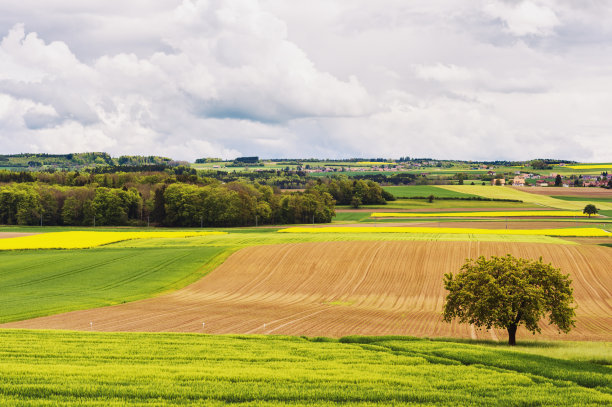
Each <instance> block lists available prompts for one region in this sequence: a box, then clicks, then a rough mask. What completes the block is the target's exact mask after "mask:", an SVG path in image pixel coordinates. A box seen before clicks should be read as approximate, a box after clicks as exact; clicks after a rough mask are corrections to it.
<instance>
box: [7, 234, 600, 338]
mask: <svg viewBox="0 0 612 407" xmlns="http://www.w3.org/2000/svg"><path fill="white" fill-rule="evenodd" d="M506 253H511V254H513V255H515V256H521V257H527V258H538V257H540V256H542V257H543V258H544V260H545V261H547V262H552V263H553V264H554V265H556V266H558V267H561V268H562V270H563V271H564V272H568V273H570V274H571V275H572V278H573V280H574V282H573V285H574V289H575V292H574V296H575V299H576V302H577V304H578V307H579V308H578V310H577V320H578V321H577V324H576V328H575V329H574V330H573V331H572V332H571V333H570V334H569V335H558V334H557V332H556V330H555V329H554V328H552V327H549V326H548V325H545V324H543V329H542V331H543V334H542V335H541V336H538V338H548V339H573V340H608V341H610V340H612V297H611V290H612V272H611V270H610V265H611V264H612V250H611V249H610V248H606V247H598V246H592V245H575V246H565V245H552V244H527V243H502V242H443V241H440V242H418V241H417V242H412V241H411V242H400V241H395V242H384V241H383V242H322V243H300V244H284V245H274V246H257V247H249V248H245V249H243V250H241V251H239V252H237V253H235V254H233V255H232V256H231V257H230V258H229V259H228V260H227V261H226V262H225V263H224V264H223V265H221V266H220V267H218V268H217V269H216V270H214V271H213V272H212V273H211V274H209V275H208V276H207V277H205V278H203V279H202V280H200V281H198V282H197V283H195V284H192V285H190V286H188V287H186V288H184V289H181V290H179V291H176V292H174V293H171V294H168V295H164V296H161V297H157V298H152V299H148V300H143V301H138V302H134V303H128V304H122V305H118V306H113V307H106V308H99V309H92V310H86V311H76V312H70V313H66V314H60V315H54V316H49V317H43V318H37V319H32V320H28V321H20V322H13V323H9V324H4V325H0V327H2V328H7V327H13V328H52V329H74V330H88V329H90V322H92V323H93V330H99V331H175V332H205V333H215V334H223V333H253V334H288V335H309V336H317V335H324V336H336V337H337V336H342V335H349V334H367V335H383V334H384V335H388V334H401V335H415V336H431V337H433V336H454V337H466V338H470V337H472V338H487V339H491V338H493V339H496V338H500V339H504V338H505V337H506V335H505V332H503V331H494V332H484V331H475V330H474V329H473V328H472V327H470V326H467V325H460V324H456V323H453V324H447V323H444V322H442V321H441V318H440V312H441V310H442V304H443V300H444V296H445V290H444V288H443V286H442V276H443V274H444V273H447V272H456V271H457V270H458V269H459V267H460V266H461V264H463V262H464V261H465V259H466V258H468V257H477V256H479V255H486V256H489V255H494V254H495V255H504V254H506ZM203 322H204V323H205V326H203V325H202V323H203ZM264 324H265V325H264ZM519 337H522V338H533V336H532V335H531V334H529V333H527V332H525V331H524V330H520V329H519Z"/></svg>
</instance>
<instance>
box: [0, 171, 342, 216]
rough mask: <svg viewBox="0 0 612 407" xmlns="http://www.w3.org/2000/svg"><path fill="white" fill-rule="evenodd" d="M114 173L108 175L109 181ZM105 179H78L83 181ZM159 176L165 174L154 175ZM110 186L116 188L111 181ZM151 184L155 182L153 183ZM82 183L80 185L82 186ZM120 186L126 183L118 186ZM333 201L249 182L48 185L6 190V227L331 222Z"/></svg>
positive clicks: (2, 198) (0, 191) (1, 202)
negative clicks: (283, 191) (116, 185)
mask: <svg viewBox="0 0 612 407" xmlns="http://www.w3.org/2000/svg"><path fill="white" fill-rule="evenodd" d="M107 175H108V174H105V176H107ZM113 175H115V174H113ZM81 176H84V177H90V176H94V178H95V177H100V175H94V174H89V175H86V176H85V175H78V176H77V177H76V179H78V177H81ZM150 176H151V177H156V176H159V175H150ZM102 180H106V181H105V184H109V183H111V184H112V181H109V179H108V178H104V176H102ZM151 181H153V180H152V179H151ZM77 183H78V182H77ZM115 183H116V184H118V183H120V181H115ZM334 207H335V202H334V199H333V198H332V196H331V195H330V194H328V193H325V192H322V191H320V190H316V189H313V190H310V191H307V192H294V193H281V192H280V191H279V190H278V189H273V188H272V187H270V186H266V185H260V184H257V183H252V184H250V183H247V182H243V181H237V182H231V183H227V184H223V183H221V182H219V181H216V180H211V179H209V180H208V182H207V183H204V182H203V181H201V182H200V183H199V184H186V183H181V182H172V183H169V184H168V183H163V182H157V183H153V182H151V183H140V184H131V185H128V183H125V182H123V186H122V187H118V188H117V187H113V186H107V185H104V186H103V185H98V184H86V185H85V186H64V185H48V184H44V183H41V182H34V183H13V184H5V185H2V186H0V224H9V225H14V224H18V225H39V224H41V223H42V224H43V225H77V226H91V225H94V224H95V225H109V226H110V225H112V226H120V225H134V226H136V225H146V224H148V223H149V222H151V223H152V224H157V225H163V226H200V225H202V226H248V225H254V224H256V223H257V224H260V225H261V224H290V223H311V222H315V223H325V222H330V221H331V219H332V217H333V216H334V215H335V211H334Z"/></svg>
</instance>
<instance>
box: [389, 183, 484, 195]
mask: <svg viewBox="0 0 612 407" xmlns="http://www.w3.org/2000/svg"><path fill="white" fill-rule="evenodd" d="M383 189H384V190H385V191H387V192H390V193H391V194H393V195H394V196H395V197H397V198H411V197H428V196H430V195H433V196H434V197H436V198H476V197H477V195H471V194H464V193H461V192H455V191H450V190H448V189H444V188H440V187H437V186H434V185H423V186H421V185H416V186H389V187H383Z"/></svg>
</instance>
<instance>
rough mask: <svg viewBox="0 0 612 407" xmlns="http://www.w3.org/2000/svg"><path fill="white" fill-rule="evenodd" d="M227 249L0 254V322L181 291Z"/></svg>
mask: <svg viewBox="0 0 612 407" xmlns="http://www.w3.org/2000/svg"><path fill="white" fill-rule="evenodd" d="M232 250H234V249H233V248H232V247H224V246H215V247H193V246H178V247H163V248H160V247H157V248H156V247H145V248H124V249H116V248H111V247H104V248H97V249H88V250H78V249H75V250H45V251H34V250H28V251H25V252H17V251H6V252H2V253H0V292H2V295H1V296H0V322H8V321H15V320H22V319H26V318H34V317H38V316H43V315H51V314H57V313H60V312H67V311H72V310H79V309H86V308H94V307H101V306H107V305H113V304H120V303H123V302H127V301H134V300H139V299H143V298H149V297H152V296H155V295H159V294H160V293H165V292H168V291H171V290H174V289H179V288H182V287H184V286H186V285H188V284H190V283H192V282H194V281H196V280H198V279H199V278H201V277H202V276H204V275H205V274H206V273H207V272H209V271H210V270H212V269H213V268H214V267H216V266H217V265H219V264H220V263H221V262H222V261H223V260H224V259H225V258H227V256H228V255H229V254H230V253H231V251H232Z"/></svg>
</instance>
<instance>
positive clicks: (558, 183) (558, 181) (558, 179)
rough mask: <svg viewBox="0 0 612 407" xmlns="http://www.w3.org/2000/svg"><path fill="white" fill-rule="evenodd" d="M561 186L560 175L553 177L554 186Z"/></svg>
mask: <svg viewBox="0 0 612 407" xmlns="http://www.w3.org/2000/svg"><path fill="white" fill-rule="evenodd" d="M562 185H563V180H562V179H561V175H560V174H557V176H556V177H555V186H556V187H560V186H562Z"/></svg>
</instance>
